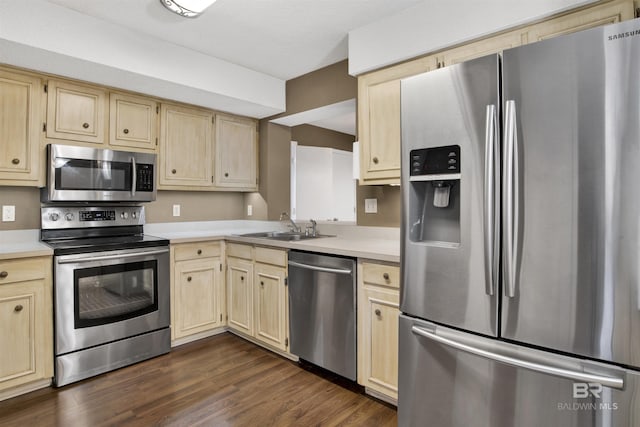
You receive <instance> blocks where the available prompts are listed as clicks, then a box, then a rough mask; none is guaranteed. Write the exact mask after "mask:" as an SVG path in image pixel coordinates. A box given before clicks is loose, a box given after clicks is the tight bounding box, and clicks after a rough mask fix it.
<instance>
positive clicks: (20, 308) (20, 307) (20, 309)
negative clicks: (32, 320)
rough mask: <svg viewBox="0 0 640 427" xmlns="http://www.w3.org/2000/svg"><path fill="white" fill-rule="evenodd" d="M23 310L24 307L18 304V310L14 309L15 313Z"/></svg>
mask: <svg viewBox="0 0 640 427" xmlns="http://www.w3.org/2000/svg"><path fill="white" fill-rule="evenodd" d="M22 309H23V307H22V305H20V304H18V305H16V308H14V309H13V311H16V312H20V311H22Z"/></svg>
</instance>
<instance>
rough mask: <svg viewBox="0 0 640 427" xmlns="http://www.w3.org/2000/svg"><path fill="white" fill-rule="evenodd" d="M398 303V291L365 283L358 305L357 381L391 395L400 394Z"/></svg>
mask: <svg viewBox="0 0 640 427" xmlns="http://www.w3.org/2000/svg"><path fill="white" fill-rule="evenodd" d="M398 303H399V293H398V291H396V290H387V289H383V288H377V287H370V286H368V285H366V284H365V286H364V289H362V290H361V298H360V301H359V304H360V305H359V307H358V312H359V317H360V319H359V320H360V322H359V323H360V325H359V328H358V329H359V330H358V337H359V348H358V351H359V353H361V354H360V358H359V359H360V366H359V367H358V377H359V378H358V382H359V383H360V384H362V385H364V386H366V387H369V388H370V389H372V390H375V391H377V392H379V393H383V394H385V395H386V396H389V397H390V398H392V399H397V398H398V319H399V316H400V310H399V309H398V306H399V305H398Z"/></svg>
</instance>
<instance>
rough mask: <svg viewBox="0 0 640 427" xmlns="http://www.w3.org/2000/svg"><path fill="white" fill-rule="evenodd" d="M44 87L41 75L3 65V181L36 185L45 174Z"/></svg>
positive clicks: (0, 96)
mask: <svg viewBox="0 0 640 427" xmlns="http://www.w3.org/2000/svg"><path fill="white" fill-rule="evenodd" d="M43 87H44V86H43V83H42V80H40V78H38V77H37V76H33V75H30V74H23V73H17V72H13V71H9V70H3V69H0V144H1V149H0V185H28V186H34V187H35V186H38V184H39V181H40V180H41V179H42V178H43V176H44V173H40V172H41V171H42V170H43V169H44V163H42V165H41V161H40V159H41V156H40V134H41V132H42V124H43V119H44V114H45V111H44V107H45V104H44V96H43V93H44V89H43Z"/></svg>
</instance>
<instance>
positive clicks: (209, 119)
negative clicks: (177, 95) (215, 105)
mask: <svg viewBox="0 0 640 427" xmlns="http://www.w3.org/2000/svg"><path fill="white" fill-rule="evenodd" d="M160 123H161V127H160V153H159V159H158V163H159V169H158V170H159V174H158V175H159V184H158V189H159V190H189V189H194V190H203V189H204V190H206V189H208V188H209V187H211V186H212V184H213V174H212V167H213V138H212V132H213V113H212V112H211V111H208V110H203V109H198V108H190V107H185V106H180V105H174V104H162V105H161V107H160Z"/></svg>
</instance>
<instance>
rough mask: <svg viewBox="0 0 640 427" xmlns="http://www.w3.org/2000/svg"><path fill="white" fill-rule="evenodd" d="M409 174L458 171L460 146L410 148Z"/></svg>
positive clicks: (436, 173)
mask: <svg viewBox="0 0 640 427" xmlns="http://www.w3.org/2000/svg"><path fill="white" fill-rule="evenodd" d="M410 156H411V173H410V175H411V176H415V175H441V174H449V173H451V174H454V173H460V146H459V145H448V146H446V147H434V148H421V149H419V150H411V153H410Z"/></svg>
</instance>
